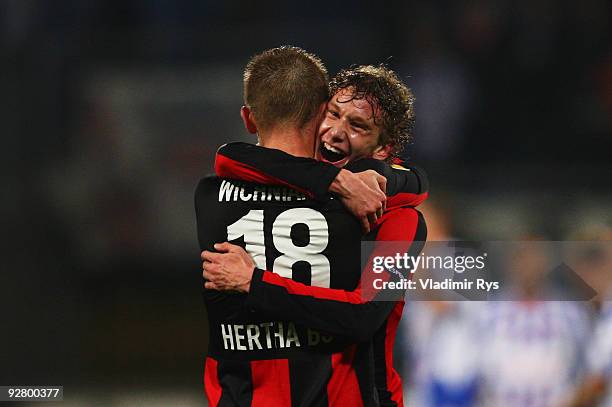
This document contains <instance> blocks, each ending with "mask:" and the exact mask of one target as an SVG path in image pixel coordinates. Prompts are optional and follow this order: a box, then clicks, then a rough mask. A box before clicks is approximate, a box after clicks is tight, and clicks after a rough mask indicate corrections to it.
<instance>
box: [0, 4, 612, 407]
mask: <svg viewBox="0 0 612 407" xmlns="http://www.w3.org/2000/svg"><path fill="white" fill-rule="evenodd" d="M611 34H612V26H611V22H610V8H609V4H608V2H606V1H605V0H583V1H580V2H575V1H552V0H531V1H518V2H513V1H504V0H486V1H484V0H460V1H428V2H403V1H399V0H391V1H386V2H375V3H373V2H366V1H363V0H354V1H351V2H350V3H338V4H333V3H331V4H330V3H328V2H325V1H320V0H312V1H309V2H308V3H303V2H302V3H295V2H284V1H277V0H272V1H268V2H246V1H244V2H238V1H223V2H221V1H217V2H213V1H209V0H181V1H171V0H122V1H117V0H78V1H76V0H75V1H69V0H65V1H45V0H0V49H1V51H2V54H1V55H2V57H1V62H0V84H1V86H2V87H1V89H2V92H1V93H0V100H2V106H4V108H2V109H0V118H1V123H2V126H1V127H0V129H1V132H2V144H3V145H2V148H1V149H0V154H1V158H2V159H1V162H2V165H3V166H4V167H5V170H3V171H2V180H3V190H4V191H5V192H4V193H3V196H4V198H3V199H2V200H1V201H0V202H1V203H0V210H1V211H2V224H3V229H4V231H5V232H4V236H5V239H4V243H3V245H2V246H3V249H4V250H3V251H4V252H5V254H4V256H3V260H2V263H3V264H4V266H3V273H2V277H0V281H1V287H2V297H1V298H2V300H3V312H2V317H1V320H2V335H1V337H2V339H1V341H2V342H0V345H1V348H0V349H1V350H0V366H1V367H0V384H6V385H12V384H21V385H25V384H31V385H51V384H54V385H64V386H65V392H64V394H65V398H66V400H67V401H66V402H64V403H63V404H62V405H68V406H71V405H75V406H80V405H90V406H93V405H101V406H131V405H145V404H146V405H147V406H156V405H160V406H161V405H175V406H178V405H185V406H192V405H202V404H203V403H204V397H203V394H202V384H201V377H202V370H203V368H202V361H203V355H204V352H205V349H206V327H205V325H204V321H205V315H204V309H203V305H202V303H201V298H200V287H199V284H200V280H199V274H200V265H199V250H198V247H197V242H196V230H195V216H194V210H193V191H194V188H195V186H196V184H197V181H198V180H199V178H201V177H202V176H204V175H206V174H208V173H210V172H211V171H212V163H213V157H214V152H215V150H216V148H217V147H218V146H219V145H220V144H222V143H225V142H228V141H238V140H243V141H254V139H253V138H251V137H250V136H248V135H247V134H246V133H245V131H244V130H243V128H242V123H241V121H240V118H239V108H240V106H241V100H242V99H241V92H242V89H241V80H242V77H241V76H242V69H243V67H244V65H245V63H246V62H247V60H248V58H249V57H250V56H252V55H253V54H255V53H257V52H259V51H261V50H263V49H266V48H271V47H275V46H279V45H283V44H291V45H297V46H301V47H303V48H305V49H307V50H308V51H311V52H313V53H316V54H318V55H319V56H320V57H321V58H322V59H323V61H324V62H325V64H326V65H327V67H328V69H329V71H330V74H332V75H333V74H334V73H335V72H337V71H338V69H340V68H342V67H347V66H349V65H351V64H365V63H368V64H369V63H371V64H377V63H380V62H385V63H387V64H388V65H389V66H390V67H392V68H393V69H395V70H396V71H397V72H398V74H399V75H400V76H401V77H402V78H403V79H404V80H405V81H406V83H407V84H408V85H409V86H410V87H412V88H413V90H414V92H415V94H416V98H417V105H416V106H417V107H416V112H417V130H416V139H415V143H414V144H413V145H411V146H409V147H408V149H407V151H406V152H405V158H407V159H409V160H411V161H415V162H417V163H418V164H420V165H422V166H423V167H425V168H426V170H427V171H428V173H429V174H430V181H431V192H430V194H431V195H430V196H431V198H430V201H429V204H428V206H426V207H425V209H424V211H425V213H426V218H427V221H428V223H430V227H431V229H430V230H432V234H431V235H430V236H434V237H435V236H439V237H440V239H444V238H445V237H459V238H462V239H472V240H505V239H518V238H520V237H521V236H526V235H534V234H535V235H539V236H543V237H544V238H546V239H549V240H563V239H572V238H577V236H579V235H580V233H581V232H580V231H584V230H593V229H597V228H600V227H602V225H604V224H605V223H606V222H609V221H610V220H611V217H612V213H611V212H612V211H611V210H610V208H611V206H612V190H611V188H610V185H611V184H610V183H611V181H610V180H611V179H612V166H611V159H612V138H611V135H612V41H611V40H612V38H611ZM591 236H592V235H591ZM407 309H408V311H407V312H408V313H409V312H410V311H409V310H410V309H409V308H407ZM406 329H407V330H410V329H411V328H409V327H407V328H406ZM406 335H408V334H406ZM400 342H401V341H400ZM407 346H409V345H407ZM402 351H406V350H405V349H403V350H402ZM409 351H410V349H408V352H409ZM611 357H612V356H611ZM491 405H492V404H491ZM514 405H520V404H514Z"/></svg>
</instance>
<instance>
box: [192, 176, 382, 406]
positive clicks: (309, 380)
mask: <svg viewBox="0 0 612 407" xmlns="http://www.w3.org/2000/svg"><path fill="white" fill-rule="evenodd" d="M195 205H196V215H197V227H198V238H199V242H200V247H201V249H202V250H204V249H208V250H212V249H213V245H214V243H217V242H223V241H229V242H232V243H235V244H239V245H241V246H242V247H245V249H246V250H247V251H248V252H249V253H250V254H251V255H252V256H253V258H254V260H255V262H256V264H257V266H258V267H259V268H260V269H262V270H264V269H267V270H274V271H275V272H276V273H278V274H276V275H280V276H283V277H286V278H289V279H292V280H293V281H296V282H300V283H302V284H304V285H311V284H312V285H315V286H318V287H328V288H334V289H342V290H349V291H350V290H354V289H355V288H356V287H357V284H358V282H359V278H360V259H359V256H355V253H357V252H358V251H359V244H360V235H361V227H360V225H359V223H358V222H357V221H356V220H355V219H354V218H353V217H352V216H350V215H349V214H348V213H347V212H346V211H345V210H344V208H343V207H342V204H341V203H340V201H339V200H338V199H334V198H333V197H331V196H328V199H327V200H314V199H310V198H308V197H307V196H305V195H303V194H301V193H299V192H297V191H295V190H293V189H289V188H286V187H282V186H269V185H268V186H265V185H258V184H252V183H246V182H240V181H231V180H226V179H221V178H217V177H208V178H204V179H203V180H202V181H200V184H199V185H198V188H197V190H196V196H195ZM249 297H250V295H244V294H234V293H226V292H218V291H212V290H204V301H205V304H206V308H207V314H208V322H209V329H210V341H209V349H208V357H207V359H206V369H205V389H206V394H207V397H208V398H209V403H210V405H211V406H262V405H265V406H271V405H273V406H277V405H279V406H280V405H282V406H285V405H292V406H345V405H351V406H359V405H364V406H376V405H378V404H379V403H378V400H377V394H376V391H375V388H374V377H375V372H374V370H373V354H372V351H371V344H370V343H369V342H364V343H359V341H357V340H355V339H354V338H352V337H351V333H350V332H346V333H345V334H344V335H342V332H341V331H337V330H336V332H337V334H335V333H336V332H334V333H331V332H328V331H324V330H322V329H316V328H314V327H312V326H309V325H308V324H306V323H304V322H301V321H298V320H297V319H296V318H293V315H291V313H286V314H283V315H279V314H277V313H276V312H275V310H271V311H267V310H265V309H259V308H257V307H255V306H254V305H252V304H250V301H251V299H250V298H249ZM255 303H256V302H255Z"/></svg>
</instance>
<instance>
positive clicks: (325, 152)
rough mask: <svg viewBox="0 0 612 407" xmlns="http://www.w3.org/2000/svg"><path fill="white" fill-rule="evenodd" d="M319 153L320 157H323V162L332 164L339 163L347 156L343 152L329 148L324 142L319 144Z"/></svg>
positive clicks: (332, 147)
mask: <svg viewBox="0 0 612 407" xmlns="http://www.w3.org/2000/svg"><path fill="white" fill-rule="evenodd" d="M319 152H320V153H321V157H323V159H324V160H325V161H328V162H330V163H332V164H333V163H336V162H338V161H341V160H343V159H345V158H346V157H347V156H348V154H347V153H345V152H344V151H342V150H340V149H338V148H336V147H334V146H331V145H329V144H327V143H326V142H324V141H322V142H321V145H320V147H319Z"/></svg>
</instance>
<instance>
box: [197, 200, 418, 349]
mask: <svg viewBox="0 0 612 407" xmlns="http://www.w3.org/2000/svg"><path fill="white" fill-rule="evenodd" d="M385 217H386V219H384V221H383V222H382V224H381V226H380V228H379V230H378V235H377V236H378V238H379V239H381V240H392V241H395V243H393V244H392V243H388V244H387V245H385V246H380V248H377V249H375V251H374V253H373V255H372V257H373V256H378V255H385V253H387V255H389V256H393V255H394V254H395V253H398V252H399V253H402V252H406V251H408V252H409V253H410V254H412V255H417V254H418V252H420V247H417V245H414V244H413V242H414V240H415V239H417V240H418V241H424V240H425V233H426V231H425V229H424V228H425V225H424V221H423V218H422V216H421V215H420V214H419V213H418V212H417V211H416V210H414V209H412V208H400V209H396V210H394V211H391V212H389V213H387V214H385ZM242 253H244V254H246V252H242ZM209 256H210V257H208V260H212V261H214V260H215V258H216V257H218V256H220V255H219V254H214V253H213V254H212V255H209ZM221 256H222V255H221ZM372 257H371V258H372ZM245 261H248V260H246V259H245ZM205 263H206V262H205ZM251 264H252V263H251ZM204 268H205V274H207V265H206V264H205V265H204ZM240 268H242V265H240V264H226V265H224V266H214V267H210V263H209V266H208V269H209V270H210V271H211V272H212V274H217V275H216V276H213V275H210V274H207V277H210V278H212V280H213V281H214V282H213V285H214V284H217V283H219V284H221V286H222V287H223V289H231V290H239V291H248V292H249V294H248V296H247V299H246V304H247V305H248V306H250V307H252V308H253V309H255V310H258V311H262V312H265V313H266V314H270V315H271V316H273V317H275V318H282V319H284V318H289V319H291V320H292V321H296V322H299V323H301V324H303V325H306V326H309V327H311V328H314V329H319V330H322V331H325V332H328V333H330V334H336V335H343V336H350V337H352V338H354V339H355V340H358V341H363V340H367V339H369V338H371V337H372V335H374V333H375V332H376V330H377V329H378V328H379V327H380V326H381V324H382V323H383V322H384V321H385V319H386V318H387V317H388V315H389V313H390V312H391V310H392V309H393V307H394V306H395V301H394V300H398V299H401V297H402V296H403V291H399V290H398V291H396V292H394V294H395V295H396V297H397V298H385V299H386V300H387V301H380V298H381V297H380V295H379V294H380V292H377V291H375V290H373V289H371V288H370V287H371V283H372V281H373V280H374V279H375V278H380V279H381V280H384V281H388V280H398V279H399V278H400V277H401V276H398V275H394V274H391V273H383V274H376V275H373V274H372V271H371V270H372V267H371V266H367V267H366V269H365V271H364V274H363V275H362V280H361V282H360V286H359V287H358V288H357V289H355V290H353V291H346V290H339V289H331V288H322V287H314V286H309V285H305V284H302V283H298V282H295V281H293V280H291V279H289V278H284V277H281V276H279V275H278V274H276V273H273V272H270V271H265V270H261V269H255V270H254V271H253V266H252V265H251V266H250V268H249V266H247V267H246V271H249V272H251V273H250V275H247V276H246V277H245V275H242V276H241V277H240V278H237V277H236V274H241V273H236V271H237V270H238V269H240ZM222 269H225V270H227V271H229V270H231V272H228V273H223V270H222ZM219 275H222V277H220V278H221V279H220V280H219V279H217V277H218V276H219ZM234 283H235V285H233V284H234ZM207 284H209V285H210V284H211V283H210V282H209V283H207ZM386 294H387V295H388V294H389V293H388V292H387V293H386Z"/></svg>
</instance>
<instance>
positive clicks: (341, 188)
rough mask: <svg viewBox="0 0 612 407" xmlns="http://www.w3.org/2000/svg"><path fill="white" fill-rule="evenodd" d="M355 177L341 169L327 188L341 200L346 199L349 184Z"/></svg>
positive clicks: (348, 192) (348, 193)
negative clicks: (341, 198)
mask: <svg viewBox="0 0 612 407" xmlns="http://www.w3.org/2000/svg"><path fill="white" fill-rule="evenodd" d="M355 177H356V175H355V174H353V173H352V172H350V171H348V170H345V169H341V170H340V172H338V175H336V178H334V180H333V181H332V183H331V185H330V186H329V192H333V193H335V194H338V195H340V196H341V197H343V198H347V197H348V196H349V195H350V192H351V191H350V188H349V184H350V182H351V181H352V179H353V178H355Z"/></svg>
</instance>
